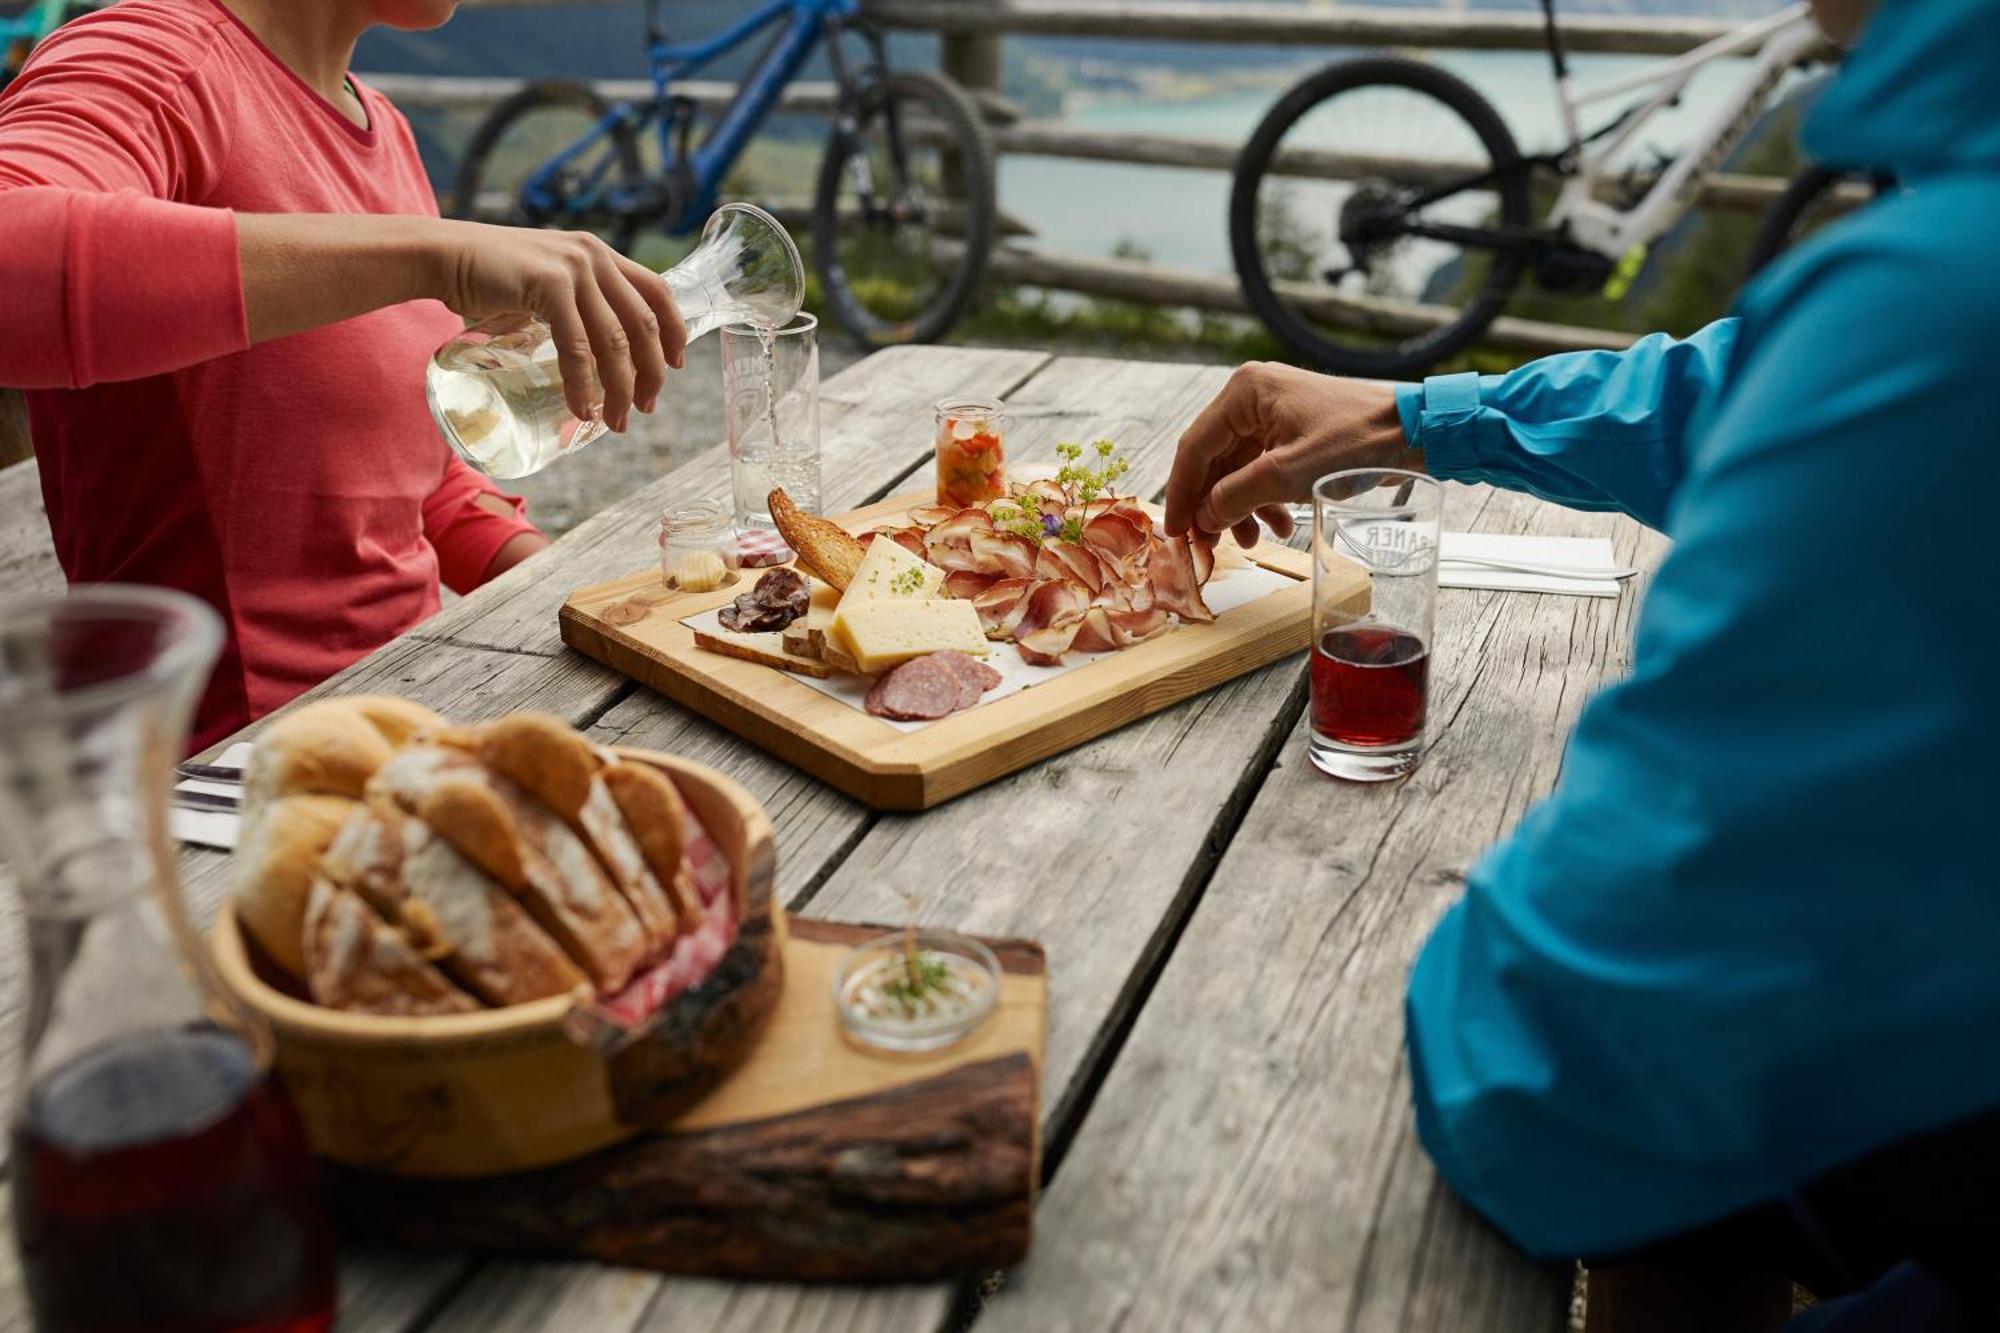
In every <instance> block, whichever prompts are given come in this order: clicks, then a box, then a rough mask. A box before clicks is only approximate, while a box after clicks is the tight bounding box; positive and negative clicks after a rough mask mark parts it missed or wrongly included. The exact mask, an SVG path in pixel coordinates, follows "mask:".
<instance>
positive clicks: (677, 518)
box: [660, 500, 739, 592]
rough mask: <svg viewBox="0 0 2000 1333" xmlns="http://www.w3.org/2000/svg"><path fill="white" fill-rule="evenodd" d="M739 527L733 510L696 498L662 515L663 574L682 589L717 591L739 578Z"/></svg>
mask: <svg viewBox="0 0 2000 1333" xmlns="http://www.w3.org/2000/svg"><path fill="white" fill-rule="evenodd" d="M738 564H739V559H738V556H737V551H736V526H735V524H734V523H733V522H732V521H731V520H730V516H729V510H728V509H727V508H726V507H725V506H723V505H721V504H718V503H716V502H715V501H713V500H696V501H693V502H692V503H690V504H687V505H683V506H681V507H680V508H678V509H669V510H668V511H667V512H666V513H664V514H662V515H660V575H661V577H662V578H663V579H665V581H666V585H667V586H668V587H669V588H674V589H677V590H678V591H681V592H713V591H715V590H716V589H717V588H721V587H726V586H727V585H729V584H731V583H734V582H735V581H736V571H737V567H738Z"/></svg>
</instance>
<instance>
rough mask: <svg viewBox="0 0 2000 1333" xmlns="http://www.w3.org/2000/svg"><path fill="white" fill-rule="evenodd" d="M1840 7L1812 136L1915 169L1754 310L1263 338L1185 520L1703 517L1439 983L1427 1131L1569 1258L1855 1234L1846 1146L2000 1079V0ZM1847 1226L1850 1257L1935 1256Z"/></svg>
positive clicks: (1480, 898) (1175, 489) (1431, 1031)
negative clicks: (1521, 513) (1390, 382)
mask: <svg viewBox="0 0 2000 1333" xmlns="http://www.w3.org/2000/svg"><path fill="white" fill-rule="evenodd" d="M1816 9H1817V10H1818V11H1819V12H1820V17H1821V21H1822V23H1823V25H1825V26H1827V27H1828V29H1829V30H1830V31H1832V32H1834V33H1835V34H1836V35H1849V36H1854V37H1855V44H1854V46H1853V49H1852V50H1851V52H1850V54H1849V56H1848V58H1847V60H1846V61H1845V64H1844V67H1843V69H1842V70H1841V71H1840V73H1839V74H1838V75H1837V77H1836V78H1835V79H1834V81H1833V82H1832V84H1831V86H1830V87H1829V88H1828V90H1827V91H1826V93H1825V94H1824V95H1823V96H1822V97H1821V98H1820V100H1819V102H1818V103H1817V105H1816V106H1815V107H1814V109H1813V111H1812V113H1811V115H1810V117H1809V119H1808V122H1807V124H1806V127H1805V146H1806V149H1807V151H1808V153H1809V154H1810V155H1812V156H1813V157H1815V158H1816V159H1818V160H1820V161H1824V162H1827V163H1831V164H1834V165H1838V166H1844V167H1853V168H1867V169H1873V170H1879V171H1885V172H1890V173H1893V174H1894V175H1895V176H1896V177H1897V178H1898V179H1899V180H1900V181H1902V182H1903V183H1904V185H1905V186H1906V187H1907V188H1906V189H1904V190H1902V191H1900V192H1898V193H1896V194H1894V195H1893V196H1890V197H1886V198H1884V199H1883V200H1881V201H1879V202H1878V203H1876V204H1874V205H1872V206H1871V207H1869V208H1868V209H1866V210H1864V211H1863V212H1862V213H1860V214H1858V215H1856V216H1854V217H1852V218H1850V219H1847V220H1844V221H1842V222H1840V223H1837V224H1835V225H1833V226H1830V227H1828V228H1826V229H1825V230H1823V231H1822V232H1820V233H1819V234H1817V235H1816V236H1815V237H1814V238H1813V239H1812V240H1810V241H1809V242H1808V243H1806V244H1805V245H1803V246H1802V247H1800V248H1799V249H1797V250H1796V251H1795V252H1793V253H1792V254H1790V255H1788V256H1787V257H1785V258H1784V259H1783V260H1782V261H1781V262H1779V263H1778V264H1776V265H1775V266H1773V267H1772V268H1771V269H1769V270H1767V272H1766V273H1765V275H1764V276H1762V277H1761V278H1759V279H1758V280H1757V281H1756V282H1755V283H1754V284H1753V285H1752V286H1751V287H1750V288H1749V289H1748V290H1747V291H1746V292H1745V293H1744V295H1743V296H1742V298H1741V300H1740V302H1739V304H1738V306H1737V309H1736V311H1735V312H1734V315H1733V317H1731V318H1728V319H1724V320H1722V321H1720V322H1718V323H1716V324H1713V325H1711V326H1709V327H1708V328H1706V329H1703V330H1702V331H1701V332H1699V333H1697V334H1695V335H1694V336H1693V337H1690V338H1686V339H1681V340H1675V339H1672V338H1668V337H1665V336H1654V337H1649V338H1646V339H1644V340H1642V341H1640V342H1639V343H1637V344H1636V345H1635V346H1633V347H1632V348H1631V349H1630V350H1628V351H1624V352H1618V353H1611V352H1587V353H1577V354H1570V355H1562V356H1553V357H1549V358H1547V359H1544V360H1541V361H1537V362H1535V363H1533V364H1531V365H1528V366H1525V367H1523V368H1522V369H1520V370H1517V371H1515V372H1514V373H1512V374H1509V375H1504V376H1479V375H1472V374H1465V375H1446V376H1442V377H1438V378H1433V379H1431V380H1429V381H1428V382H1426V383H1425V384H1423V385H1421V386H1402V387H1400V388H1393V389H1392V388H1390V387H1387V386H1382V385H1376V384H1368V383H1361V382H1355V381H1346V380H1338V379H1333V378H1329V377H1324V376H1316V375H1311V374H1309V373H1307V372H1304V371H1298V370H1293V369H1289V368H1286V367H1277V366H1248V367H1245V368H1244V369H1243V370H1242V371H1240V372H1239V373H1238V374H1237V375H1236V376H1235V377H1234V378H1233V380H1232V382H1231V384H1230V386H1229V387H1228V389H1227V390H1225V392H1224V393H1223V394H1222V395H1221V397H1220V398H1218V399H1217V401H1216V402H1215V403H1214V404H1212V405H1211V406H1210V407H1209V408H1208V410H1207V411H1206V412H1204V414H1203V415H1202V417H1201V418H1200V419H1198V420H1197V422H1196V424H1195V425H1194V426H1193V427H1192V428H1191V429H1190V431H1189V432H1188V435H1187V437H1186V438H1185V439H1184V440H1183V442H1182V445H1181V452H1180V456H1179V458H1178V459H1177V461H1176V465H1175V470H1174V475H1173V479H1172V482H1171V483H1170V485H1169V488H1168V497H1167V498H1168V527H1169V528H1170V530H1174V531H1183V530H1186V529H1187V528H1188V527H1190V526H1194V527H1199V528H1200V529H1202V530H1204V531H1207V532H1211V533H1222V532H1225V531H1229V530H1232V529H1233V530H1235V531H1237V533H1238V534H1239V536H1251V535H1254V530H1255V519H1256V517H1258V516H1262V517H1264V518H1265V519H1266V520H1267V521H1268V522H1270V523H1272V524H1273V525H1274V526H1278V527H1286V526H1288V523H1287V520H1286V519H1285V517H1284V511H1283V509H1282V508H1281V507H1280V506H1281V505H1282V504H1283V503H1284V502H1286V501H1292V500H1301V499H1304V498H1305V497H1306V496H1307V495H1308V493H1309V489H1310V486H1311V483H1312V480H1313V479H1314V477H1316V476H1318V475H1321V474H1324V473H1327V472H1331V471H1335V470H1338V469H1340V468H1346V467H1359V466H1376V465H1389V466H1403V467H1417V468H1422V469H1424V470H1427V471H1428V472H1429V473H1431V474H1432V475H1433V476H1437V477H1442V478H1450V479H1454V480H1460V481H1469V482H1490V483H1492V484H1495V485H1498V486H1505V487H1511V488H1514V489H1517V490H1524V491H1529V492H1532V493H1534V494H1536V495H1540V496H1544V497H1546V498H1548V499H1551V500H1555V501H1558V502H1560V503H1562V504H1565V505H1570V506H1574V507H1576V508H1580V509H1617V510H1623V511H1624V512H1626V513H1628V514H1630V515H1632V516H1633V517H1635V518H1637V519H1639V520H1640V521H1641V522H1644V523H1646V524H1648V525H1650V526H1652V527H1655V528H1658V529H1660V530H1661V531H1663V532H1665V533H1667V534H1668V535H1669V536H1671V537H1672V538H1673V541H1674V546H1673V550H1672V553H1671V554H1670V555H1669V556H1668V558H1667V559H1666V561H1665V563H1664V564H1663V566H1662V567H1661V569H1660V571H1659V573H1658V576H1657V577H1656V578H1655V579H1654V581H1653V584H1652V586H1651V588H1650V590H1649V592H1648V593H1647V596H1646V601H1645V604H1644V606H1643V608H1642V613H1641V616H1640V619H1639V625H1638V630H1637V640H1636V645H1635V651H1634V666H1633V670H1632V673H1631V675H1630V677H1629V679H1627V680H1625V681H1623V682H1622V683H1620V684H1619V685H1617V686H1616V687H1614V688H1611V689H1608V690H1606V691H1604V692H1603V693H1601V694H1600V695H1599V696H1597V697H1596V698H1595V699H1594V700H1593V701H1592V702H1591V703H1590V704H1589V705H1588V706H1587V707H1586V709H1585V710H1584V713H1583V715H1582V718H1581V720H1580V721H1579V723H1578V725H1577V728H1576V732H1575V734H1574V736H1573V738H1572V739H1571V742H1570V746H1569V751H1568V757H1567V760H1566V762H1565V764H1564V767H1563V772H1562V776H1561V780H1560V781H1559V783H1558V784H1557V786H1556V789H1555V791H1554V793H1553V794H1552V795H1551V796H1550V797H1549V798H1548V799H1547V800H1546V801H1544V802H1542V803H1541V804H1540V805H1539V806H1538V807H1536V808H1535V809H1534V810H1532V811H1531V812H1530V813H1529V814H1528V815H1527V816H1526V817H1525V818H1524V819H1523V820H1522V822H1521V824H1520V826H1519V827H1518V828H1517V829H1516V830H1515V831H1514V832H1513V834H1512V835H1511V836H1510V837H1508V838H1507V839H1506V840H1505V841H1504V842H1502V843H1501V844H1500V845H1499V846H1498V847H1496V848H1495V849H1493V851H1492V852H1491V853H1489V854H1488V855H1487V856H1486V857H1485V858H1484V859H1483V860H1482V861H1481V862H1480V863H1479V864H1478V866H1477V867H1476V868H1475V869H1474V871H1473V872H1472V873H1471V875H1470V877H1469V879H1468V882H1467V886H1466V892H1465V895H1464V897H1463V899H1462V900H1461V901H1460V902H1459V903H1457V904H1456V905H1455V906H1454V907H1453V908H1452V909H1451V910H1450V911H1449V913H1447V915H1446V916H1445V917H1444V919H1443V920H1442V921H1441V922H1440V924H1439V925H1438V927H1437V929H1436V931H1435V933H1434V934H1433V935H1432V936H1431V938H1430V940H1429V942H1428V943H1427V945H1426V946H1425V948H1424V950H1423V953H1422V955H1421V957H1420V958H1419V960H1418V962H1417V964H1416V967H1415V970H1414V972H1413V974H1412V976H1411V979H1410V987H1409V997H1408V1006H1407V1040H1408V1046H1409V1056H1410V1065H1411V1071H1412V1078H1413V1082H1414V1085H1415V1099H1416V1113H1417V1123H1418V1129H1419V1131H1420V1133H1421V1135H1422V1138H1423V1141H1424V1143H1425V1145H1426V1146H1427V1147H1428V1149H1429V1150H1430V1153H1431V1155H1432V1157H1433V1159H1434V1160H1435V1161H1436V1163H1437V1166H1438V1169H1439V1170H1440V1171H1441V1172H1442V1173H1443V1175H1444V1176H1445V1178H1446V1179H1447V1180H1449V1181H1450V1182H1451V1184H1452V1185H1453V1186H1454V1187H1455V1188H1456V1189H1457V1190H1458V1191H1459V1192H1460V1193H1461V1194H1462V1195H1463V1196H1464V1197H1465V1198H1466V1199H1467V1200H1469V1201H1470V1202H1471V1203H1472V1204H1473V1205H1474V1206H1475V1207H1477V1208H1478V1209H1479V1210H1480V1211H1481V1212H1483V1213H1484V1214H1485V1215H1486V1216H1488V1217H1489V1218H1491V1219H1492V1220H1493V1221H1494V1222H1495V1223H1496V1224H1497V1225H1499V1226H1500V1227H1501V1228H1502V1229H1503V1230H1505V1231H1506V1232H1507V1233H1508V1234H1509V1235H1510V1236H1511V1237H1513V1238H1514V1240H1515V1241H1517V1242H1518V1243H1519V1244H1520V1245H1521V1246H1523V1247H1524V1248H1526V1249H1527V1250H1529V1251H1530V1252H1531V1253H1533V1254H1536V1255H1540V1256H1579V1255H1581V1256H1593V1255H1619V1254H1627V1253H1632V1252H1637V1251H1641V1250H1644V1249H1645V1248H1646V1247H1648V1246H1650V1245H1654V1244H1656V1243H1658V1242H1660V1241H1662V1240H1663V1239H1664V1238H1669V1237H1674V1236H1677V1235H1681V1234H1683V1233H1688V1232H1690V1231H1694V1230H1697V1229H1699V1228H1701V1227H1704V1226H1706V1225H1708V1224H1711V1223H1714V1222H1716V1221H1717V1220H1718V1219H1724V1218H1732V1217H1736V1218H1741V1217H1753V1216H1759V1215H1766V1216H1769V1215H1782V1216H1783V1217H1784V1218H1787V1219H1790V1223H1789V1224H1788V1225H1790V1226H1791V1228H1792V1230H1793V1231H1794V1232H1803V1233H1806V1234H1807V1235H1808V1236H1810V1235H1811V1234H1812V1233H1815V1232H1820V1233H1824V1232H1826V1230H1827V1226H1826V1219H1824V1218H1815V1217H1814V1216H1813V1204H1812V1203H1811V1199H1812V1197H1813V1196H1812V1189H1813V1188H1814V1185H1815V1182H1820V1181H1822V1180H1824V1179H1825V1178H1827V1177H1828V1174H1829V1173H1832V1172H1835V1171H1836V1169H1837V1168H1850V1167H1854V1166H1855V1164H1858V1163H1862V1162H1863V1161H1864V1159H1868V1158H1869V1157H1870V1155H1871V1154H1878V1153H1880V1152H1882V1151H1883V1150H1885V1149H1888V1148H1889V1147H1890V1145H1899V1144H1904V1143H1907V1142H1908V1141H1910V1140H1912V1139H1913V1137H1914V1136H1920V1135H1924V1134H1927V1133H1930V1132H1932V1131H1938V1130H1941V1129H1943V1128H1945V1127H1948V1126H1954V1125H1959V1124H1961V1123H1963V1122H1967V1121H1968V1120H1971V1119H1972V1118H1975V1117H1978V1116H1981V1115H1982V1114H1984V1113H1987V1112H1993V1111H2000V809H1996V808H1995V806H1996V802H1995V797H1996V796H2000V623H1996V613H2000V596H1996V594H1995V587H1996V583H2000V522H1996V520H1995V518H1994V517H1993V514H1992V506H1993V504H1994V501H1995V497H1996V494H2000V492H1996V491H1995V489H1994V480H1993V479H1994V476H1995V467H1996V460H2000V410H1996V404H2000V388H1996V386H2000V369H1996V366H2000V361H1996V353H2000V0H1881V3H1880V4H1879V5H1875V4H1873V3H1872V0H1818V3H1817V4H1816ZM1871 11H1872V12H1871ZM1989 524H1990V525H1992V526H1989ZM1991 1140H1992V1141H1993V1142H2000V1122H1996V1128H1995V1129H1994V1130H1993V1131H1992V1135H1991ZM1892 1155H1893V1154H1892ZM1987 1163H1988V1165H1989V1166H1993V1164H1995V1163H2000V1153H1993V1154H1991V1155H1989V1156H1988V1158H1987ZM1897 1169H1901V1168H1893V1169H1889V1171H1888V1174H1887V1175H1886V1176H1884V1175H1883V1174H1882V1173H1881V1172H1880V1171H1877V1172H1875V1174H1873V1175H1871V1176H1870V1180H1871V1182H1872V1184H1871V1188H1875V1187H1879V1186H1880V1185H1881V1184H1882V1182H1883V1181H1884V1180H1889V1181H1891V1182H1893V1181H1894V1180H1896V1179H1898V1177H1897V1176H1896V1170H1897ZM1947 1174H1949V1173H1947ZM1980 1181H1981V1186H1982V1188H1980V1189H1977V1190H1975V1189H1971V1188H1967V1189H1966V1190H1964V1191H1961V1192H1962V1193H1965V1194H1967V1195H1977V1196H1979V1198H1980V1200H1981V1201H1982V1203H1983V1206H1985V1207H1986V1208H1987V1209H1988V1210H1989V1212H1988V1213H1987V1215H1986V1216H1987V1218H1988V1219H1989V1221H1990V1220H1991V1219H1992V1218H1994V1217H2000V1206H1996V1204H1995V1203H1993V1202H1989V1201H1987V1200H1988V1199H1990V1198H1992V1197H1994V1191H1991V1190H1987V1189H1985V1188H1984V1187H1985V1186H2000V1169H1994V1170H1990V1171H1988V1173H1987V1174H1985V1175H1984V1176H1983V1177H1981V1178H1980ZM1760 1209H1775V1210H1777V1211H1776V1214H1769V1213H1766V1214H1759V1212H1758V1210H1760ZM1874 1211H1875V1212H1877V1213H1878V1214H1879V1212H1880V1211H1881V1210H1880V1209H1875V1210H1874ZM1984 1234H1985V1235H1987V1236H1990V1235H1992V1234H1993V1231H1992V1229H1990V1228H1989V1229H1988V1230H1987V1231H1986V1232H1985V1233H1984ZM1842 1242H1843V1237H1842V1236H1839V1235H1827V1234H1821V1235H1819V1236H1818V1239H1817V1240H1814V1241H1811V1243H1810V1246H1811V1248H1813V1249H1815V1250H1816V1251H1819V1252H1821V1253H1820V1257H1821V1258H1822V1259H1828V1255H1827V1254H1826V1253H1824V1251H1826V1250H1829V1249H1831V1250H1832V1251H1835V1252H1836V1253H1835V1254H1834V1255H1833V1256H1832V1259H1829V1262H1828V1264H1827V1266H1826V1267H1825V1268H1823V1269H1822V1270H1821V1271H1822V1272H1830V1271H1833V1270H1834V1269H1835V1268H1838V1269H1839V1270H1840V1271H1841V1272H1844V1273H1845V1274H1846V1276H1845V1277H1839V1276H1835V1277H1828V1278H1826V1279H1825V1280H1826V1282H1827V1283H1828V1284H1829V1285H1841V1284H1843V1283H1844V1284H1846V1285H1860V1284H1862V1283H1864V1282H1865V1281H1867V1280H1868V1279H1870V1278H1872V1277H1873V1276H1874V1275H1875V1274H1876V1273H1877V1272H1880V1271H1882V1270H1883V1269H1884V1268H1885V1267H1886V1266H1887V1265H1888V1264H1890V1263H1893V1262H1894V1260H1895V1258H1896V1257H1898V1256H1886V1257H1885V1258H1884V1261H1883V1262H1870V1263H1867V1264H1863V1265H1859V1266H1860V1267H1862V1268H1865V1269H1866V1270H1868V1271H1861V1272H1856V1271H1854V1269H1855V1268H1856V1267H1857V1265H1856V1263H1855V1262H1854V1261H1853V1258H1852V1256H1851V1255H1848V1256H1846V1257H1845V1258H1842V1256H1840V1255H1839V1254H1838V1253H1837V1252H1838V1251H1839V1250H1840V1247H1841V1244H1842ZM1885 1244H1886V1245H1887V1246H1888V1247H1889V1248H1892V1249H1893V1248H1896V1247H1897V1246H1899V1245H1901V1244H1902V1242H1901V1241H1899V1240H1894V1239H1891V1240H1888V1241H1883V1240H1882V1238H1880V1237H1874V1238H1871V1240H1870V1243H1869V1245H1867V1246H1865V1247H1863V1248H1867V1249H1869V1250H1870V1251H1871V1253H1872V1252H1873V1251H1874V1250H1876V1249H1879V1248H1881V1246H1882V1245H1885ZM1850 1248H1851V1247H1850ZM1905 1257H1906V1256H1905ZM1833 1259H1840V1260H1841V1262H1839V1263H1838V1264H1836V1263H1834V1262H1833Z"/></svg>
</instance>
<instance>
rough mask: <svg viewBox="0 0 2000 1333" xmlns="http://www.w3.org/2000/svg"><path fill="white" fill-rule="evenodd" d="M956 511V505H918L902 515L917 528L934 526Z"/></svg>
mask: <svg viewBox="0 0 2000 1333" xmlns="http://www.w3.org/2000/svg"><path fill="white" fill-rule="evenodd" d="M957 513H958V506H957V505H943V504H939V505H919V506H917V507H916V508H915V509H912V510H911V511H910V512H909V513H908V514H905V515H904V517H905V518H907V519H909V520H910V522H911V523H912V524H914V525H915V526H917V527H918V528H934V527H936V526H937V525H938V524H940V523H942V522H944V521H945V520H946V519H948V518H951V517H952V516H954V515H955V514H957Z"/></svg>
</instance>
